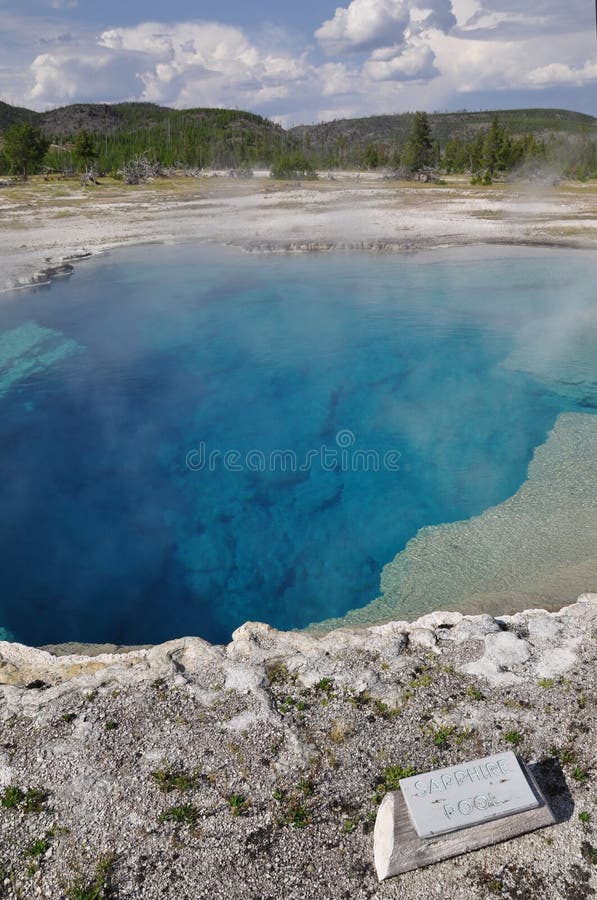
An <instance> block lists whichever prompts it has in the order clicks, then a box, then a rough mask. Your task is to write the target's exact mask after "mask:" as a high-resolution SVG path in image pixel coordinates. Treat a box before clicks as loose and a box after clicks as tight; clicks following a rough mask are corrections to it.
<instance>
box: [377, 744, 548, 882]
mask: <svg viewBox="0 0 597 900" xmlns="http://www.w3.org/2000/svg"><path fill="white" fill-rule="evenodd" d="M400 788H401V790H400V791H394V792H392V793H390V794H386V796H385V797H384V799H383V802H382V804H381V806H380V808H379V812H378V814H377V820H376V822H375V838H374V841H375V866H376V869H377V875H378V878H379V880H380V881H383V879H384V878H389V877H390V876H392V875H399V874H400V873H402V872H408V871H409V870H411V869H417V868H419V867H420V866H427V865H430V864H431V863H434V862H439V861H440V860H442V859H448V858H449V857H451V856H458V855H459V854H460V853H467V852H469V851H470V850H477V849H479V848H480V847H486V846H489V845H490V844H497V843H499V842H500V841H505V840H508V839H509V838H512V837H515V836H516V835H519V834H523V833H525V832H527V831H534V830H535V829H537V828H543V827H545V826H546V825H553V824H554V822H555V819H554V817H553V814H552V812H551V810H550V809H549V806H548V805H547V803H546V801H545V798H544V797H543V794H542V793H541V791H540V789H539V787H538V785H537V783H536V782H535V780H534V778H533V776H532V774H531V772H530V771H529V770H528V769H527V767H526V766H524V764H521V763H520V762H519V760H518V759H517V757H516V756H515V755H514V753H512V752H511V751H507V752H505V753H498V754H496V755H495V756H488V757H485V758H484V759H475V760H472V761H471V762H467V763H460V764H459V765H457V766H450V767H448V768H445V769H438V770H436V771H433V772H426V773H423V774H421V775H414V776H413V777H411V778H403V779H401V781H400Z"/></svg>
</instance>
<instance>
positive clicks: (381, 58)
mask: <svg viewBox="0 0 597 900" xmlns="http://www.w3.org/2000/svg"><path fill="white" fill-rule="evenodd" d="M394 49H395V48H392V47H386V48H383V49H382V50H380V51H376V52H373V53H372V54H371V57H370V59H368V60H367V62H366V63H365V65H364V66H363V74H364V75H365V76H366V77H367V78H370V79H371V80H372V81H411V80H420V79H426V80H428V79H430V78H433V77H434V76H435V75H438V74H439V72H438V70H437V69H436V67H435V64H434V61H435V53H434V52H433V50H432V49H431V47H429V46H427V45H425V44H424V43H412V44H411V45H410V46H408V47H406V48H405V49H404V50H401V51H400V52H398V53H396V54H395V55H394V54H393V53H392V50H394Z"/></svg>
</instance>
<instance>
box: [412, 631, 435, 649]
mask: <svg viewBox="0 0 597 900" xmlns="http://www.w3.org/2000/svg"><path fill="white" fill-rule="evenodd" d="M408 639H409V641H410V643H411V644H414V646H415V647H427V648H428V649H429V650H434V649H435V645H436V644H437V638H436V636H435V632H434V631H432V630H431V629H430V628H413V629H412V631H410V632H409V634H408Z"/></svg>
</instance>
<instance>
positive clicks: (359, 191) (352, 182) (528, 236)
mask: <svg viewBox="0 0 597 900" xmlns="http://www.w3.org/2000/svg"><path fill="white" fill-rule="evenodd" d="M596 195H597V184H595V183H594V182H593V183H587V184H575V183H568V182H565V183H562V184H561V185H556V186H554V185H552V184H545V185H541V184H532V185H531V184H495V185H491V186H489V187H479V186H472V185H470V184H469V179H466V178H463V177H461V176H448V177H447V178H446V183H445V184H441V185H423V184H408V183H404V182H396V181H386V180H384V179H383V178H382V176H380V175H378V174H375V173H363V174H361V175H357V173H336V174H335V175H333V176H332V175H330V176H326V175H322V177H321V178H320V179H319V180H317V181H313V182H305V183H304V184H300V183H296V182H276V181H274V180H272V179H271V178H270V177H269V175H267V173H261V174H260V175H259V176H256V177H255V178H252V179H247V180H245V181H242V180H237V179H230V178H226V177H225V176H223V175H220V176H218V177H201V178H182V177H177V178H167V179H166V178H163V179H156V180H155V181H152V182H150V183H148V184H143V185H136V186H131V185H123V184H122V182H114V181H111V180H110V179H103V180H102V183H101V184H100V185H99V186H96V187H88V188H83V187H81V184H80V180H79V179H78V178H76V179H70V180H68V179H67V180H64V181H43V180H41V179H40V178H32V179H31V180H30V181H29V182H27V183H24V184H23V183H21V184H15V185H13V186H10V187H0V291H1V290H3V289H4V290H6V289H11V288H13V287H14V286H15V285H17V286H18V285H24V284H29V283H30V282H31V280H36V281H43V280H44V279H46V277H47V276H46V272H47V271H48V270H56V269H57V270H58V274H67V272H68V266H70V265H71V260H72V258H73V257H74V258H80V256H82V255H83V256H84V255H85V254H90V253H96V252H99V251H102V250H108V249H112V248H114V247H117V246H122V245H125V244H130V243H140V242H144V241H150V242H151V241H165V242H169V241H186V240H192V241H217V242H221V243H229V244H234V245H236V246H242V247H245V248H246V249H250V250H256V251H271V250H275V251H280V250H283V251H308V250H315V251H326V250H331V249H334V248H357V249H370V250H376V251H388V250H392V251H395V250H413V249H426V248H432V247H436V246H455V245H458V244H471V243H483V242H486V243H492V242H494V243H508V244H513V243H535V244H554V245H565V246H584V247H594V246H595V239H596V237H597V212H596V210H597V206H596V203H595V197H596ZM65 259H66V260H67V268H66V269H61V266H62V265H63V262H64V260H65Z"/></svg>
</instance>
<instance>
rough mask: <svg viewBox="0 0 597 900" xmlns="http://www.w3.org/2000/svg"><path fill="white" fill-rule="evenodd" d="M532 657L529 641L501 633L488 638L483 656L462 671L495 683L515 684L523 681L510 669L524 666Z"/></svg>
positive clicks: (490, 635)
mask: <svg viewBox="0 0 597 900" xmlns="http://www.w3.org/2000/svg"><path fill="white" fill-rule="evenodd" d="M530 656H531V651H530V648H529V644H528V642H527V641H525V640H523V639H522V638H518V637H516V635H515V634H512V632H510V631H500V632H499V634H488V635H487V636H486V638H485V653H484V654H483V656H482V657H481V658H480V659H478V660H477V661H476V662H473V663H468V664H467V665H465V666H463V667H462V671H463V672H466V673H468V674H469V675H481V676H483V677H484V678H487V679H488V680H489V681H492V682H494V683H502V684H513V683H515V682H517V681H520V680H521V679H520V676H518V675H516V674H515V673H513V672H511V671H510V669H511V668H512V667H514V666H519V665H523V664H524V663H526V662H527V661H528V660H529V658H530Z"/></svg>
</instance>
